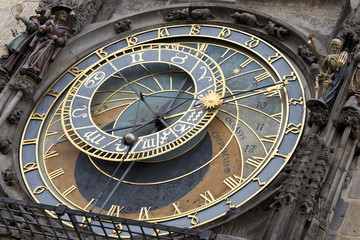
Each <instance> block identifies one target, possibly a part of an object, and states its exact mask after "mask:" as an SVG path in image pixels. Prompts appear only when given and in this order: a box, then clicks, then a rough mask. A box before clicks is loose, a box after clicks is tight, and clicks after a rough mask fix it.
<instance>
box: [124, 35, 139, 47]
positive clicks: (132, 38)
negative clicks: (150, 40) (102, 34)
mask: <svg viewBox="0 0 360 240" xmlns="http://www.w3.org/2000/svg"><path fill="white" fill-rule="evenodd" d="M138 41H139V40H138V38H137V37H135V36H134V35H133V36H130V37H127V38H126V42H127V44H128V46H133V45H135V44H137V43H138Z"/></svg>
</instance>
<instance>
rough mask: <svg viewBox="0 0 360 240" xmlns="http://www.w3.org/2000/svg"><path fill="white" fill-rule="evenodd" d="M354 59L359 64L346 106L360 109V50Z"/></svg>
mask: <svg viewBox="0 0 360 240" xmlns="http://www.w3.org/2000/svg"><path fill="white" fill-rule="evenodd" d="M354 60H355V61H356V62H358V64H357V66H356V67H355V71H354V74H353V75H352V77H351V81H350V84H349V92H348V93H349V99H348V100H347V101H346V103H345V105H344V108H351V109H353V110H357V111H360V51H359V52H357V53H356V54H355V56H354Z"/></svg>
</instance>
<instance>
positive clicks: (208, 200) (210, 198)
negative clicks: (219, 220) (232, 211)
mask: <svg viewBox="0 0 360 240" xmlns="http://www.w3.org/2000/svg"><path fill="white" fill-rule="evenodd" d="M200 197H202V198H203V199H204V200H205V204H208V203H212V202H213V201H215V198H214V196H213V195H212V194H211V192H210V191H209V190H208V191H206V192H204V193H201V194H200Z"/></svg>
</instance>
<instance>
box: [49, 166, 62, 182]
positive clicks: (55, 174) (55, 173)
mask: <svg viewBox="0 0 360 240" xmlns="http://www.w3.org/2000/svg"><path fill="white" fill-rule="evenodd" d="M64 173H65V172H64V170H63V169H62V168H59V169H57V170H55V171H53V172H51V173H49V178H50V180H53V179H54V178H57V177H60V176H61V175H63V174H64Z"/></svg>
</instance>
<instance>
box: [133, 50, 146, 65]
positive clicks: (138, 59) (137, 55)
mask: <svg viewBox="0 0 360 240" xmlns="http://www.w3.org/2000/svg"><path fill="white" fill-rule="evenodd" d="M143 54H144V52H139V53H134V54H131V55H130V56H131V58H132V61H131V63H138V62H143V61H144V59H143V57H142V56H143Z"/></svg>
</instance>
